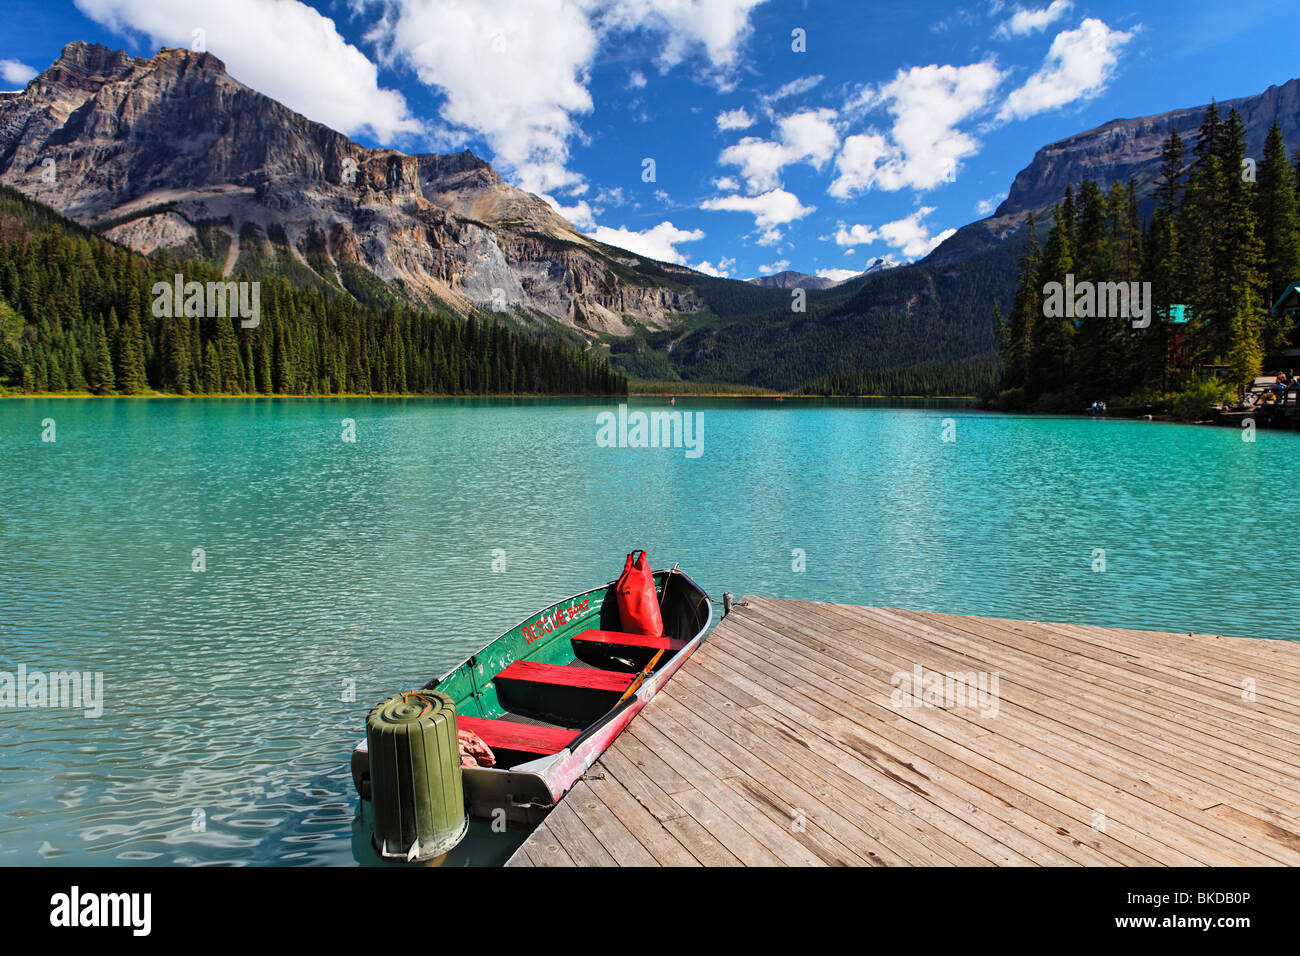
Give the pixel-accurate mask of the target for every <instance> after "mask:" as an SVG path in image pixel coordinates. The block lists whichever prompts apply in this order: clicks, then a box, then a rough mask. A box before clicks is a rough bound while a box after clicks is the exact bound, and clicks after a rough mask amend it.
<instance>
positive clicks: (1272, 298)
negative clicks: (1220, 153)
mask: <svg viewBox="0 0 1300 956" xmlns="http://www.w3.org/2000/svg"><path fill="white" fill-rule="evenodd" d="M1255 214H1256V218H1257V220H1258V222H1259V238H1260V241H1261V243H1262V245H1263V255H1264V276H1265V278H1264V301H1263V303H1262V304H1263V305H1264V306H1266V307H1268V306H1272V304H1273V303H1274V302H1276V301H1277V300H1278V298H1279V297H1280V296H1281V295H1282V293H1283V292H1285V291H1286V289H1287V287H1288V286H1289V285H1290V284H1291V283H1292V282H1295V281H1297V280H1300V203H1298V202H1297V200H1296V180H1295V175H1294V172H1293V171H1292V169H1291V164H1290V162H1289V161H1288V159H1287V155H1286V143H1285V141H1284V140H1283V138H1282V128H1281V127H1280V126H1279V125H1278V122H1277V120H1274V121H1273V125H1272V127H1271V128H1270V129H1269V131H1268V138H1267V139H1266V140H1265V141H1264V156H1263V159H1262V160H1261V162H1260V164H1259V182H1258V184H1257V186H1256V190H1255ZM1290 324H1291V323H1290V320H1289V319H1285V318H1279V317H1270V318H1269V319H1267V320H1266V323H1265V329H1264V347H1265V350H1266V351H1270V352H1272V351H1276V350H1278V349H1279V348H1281V347H1282V346H1283V345H1284V344H1285V340H1286V336H1287V334H1288V333H1289V331H1290Z"/></svg>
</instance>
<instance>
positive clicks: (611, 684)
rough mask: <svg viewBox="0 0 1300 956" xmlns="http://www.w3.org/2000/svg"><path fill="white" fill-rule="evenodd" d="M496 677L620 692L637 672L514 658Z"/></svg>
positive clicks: (498, 678)
mask: <svg viewBox="0 0 1300 956" xmlns="http://www.w3.org/2000/svg"><path fill="white" fill-rule="evenodd" d="M495 679H496V680H517V681H526V682H528V683H530V684H554V685H559V686H562V687H585V688H588V689H590V690H609V691H617V692H618V693H622V692H623V691H625V690H627V687H628V685H629V684H631V683H632V681H633V680H635V679H636V675H635V674H620V673H619V672H617V671H602V670H597V669H595V668H591V667H570V666H568V665H566V664H539V663H536V662H534V661H515V662H514V663H513V664H511V665H510V666H509V667H507V668H506V669H505V670H503V671H502V672H501V673H500V674H498V675H497V676H496V678H495Z"/></svg>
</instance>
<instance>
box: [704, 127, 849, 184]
mask: <svg viewBox="0 0 1300 956" xmlns="http://www.w3.org/2000/svg"><path fill="white" fill-rule="evenodd" d="M834 119H835V111H834V110H828V109H819V110H804V111H803V112H800V113H793V114H791V115H790V116H785V117H782V118H781V119H779V120H777V124H776V126H777V139H776V140H766V139H759V138H758V137H756V136H746V137H745V138H744V139H742V140H741V141H740V142H739V143H736V144H735V145H734V146H728V147H727V148H726V149H724V150H723V151H722V154H721V155H720V156H719V157H718V161H719V162H721V163H723V164H724V165H727V166H738V167H739V168H740V174H741V176H742V177H743V178H744V180H745V185H746V186H747V187H748V188H749V191H750V192H754V193H757V192H763V191H765V190H770V189H775V188H777V187H778V186H780V185H781V170H782V169H784V168H785V167H786V166H789V165H791V164H793V163H798V162H806V163H808V164H809V165H811V166H813V167H814V168H816V169H821V168H822V167H823V166H824V165H826V163H827V161H829V160H830V159H831V157H833V156H834V155H835V151H836V150H837V149H838V148H839V145H840V134H839V132H838V131H837V130H836V129H835V125H834V123H833V122H832V121H833V120H834Z"/></svg>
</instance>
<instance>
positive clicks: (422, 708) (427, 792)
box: [366, 690, 469, 861]
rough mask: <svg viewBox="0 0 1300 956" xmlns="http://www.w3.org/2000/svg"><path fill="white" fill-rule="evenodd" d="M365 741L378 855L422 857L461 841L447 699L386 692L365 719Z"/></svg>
mask: <svg viewBox="0 0 1300 956" xmlns="http://www.w3.org/2000/svg"><path fill="white" fill-rule="evenodd" d="M366 746H367V749H368V750H369V752H370V798H371V802H372V803H373V805H374V814H375V834H374V840H375V848H376V849H377V850H378V851H379V854H380V856H383V857H386V858H388V859H401V860H407V861H414V860H428V859H431V858H432V857H436V856H442V855H443V854H444V853H446V852H447V851H449V850H451V849H452V848H453V847H455V846H456V845H457V844H458V843H460V841H461V840H462V839H464V837H465V832H466V829H467V828H468V826H469V818H468V817H467V816H466V814H465V791H464V789H463V787H462V785H461V773H460V747H459V746H458V744H457V742H456V702H455V701H453V700H452V699H451V698H450V697H448V696H447V695H446V694H440V693H438V692H437V691H433V690H420V691H409V692H407V693H405V694H398V695H396V696H394V697H390V698H389V699H388V700H386V701H384V702H383V703H382V704H380V705H379V706H378V707H376V708H375V709H374V710H372V711H371V712H370V716H369V717H367V718H366Z"/></svg>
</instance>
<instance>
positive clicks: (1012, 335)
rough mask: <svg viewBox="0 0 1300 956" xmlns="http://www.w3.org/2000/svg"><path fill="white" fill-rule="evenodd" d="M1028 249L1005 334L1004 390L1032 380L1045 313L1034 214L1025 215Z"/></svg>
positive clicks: (1018, 386)
mask: <svg viewBox="0 0 1300 956" xmlns="http://www.w3.org/2000/svg"><path fill="white" fill-rule="evenodd" d="M1024 231H1025V251H1024V253H1023V254H1022V255H1021V257H1020V265H1019V275H1018V278H1017V281H1016V294H1015V298H1014V299H1013V300H1012V303H1011V314H1010V315H1009V316H1008V317H1007V325H1006V331H1005V334H1004V335H1003V337H1002V348H1001V352H1002V368H1003V371H1002V382H1001V385H1000V388H1002V389H1003V390H1006V389H1013V388H1024V387H1025V385H1026V384H1027V381H1028V372H1029V354H1030V350H1031V342H1032V339H1033V335H1034V327H1035V323H1036V320H1037V319H1038V318H1039V317H1040V316H1041V315H1042V308H1043V306H1042V286H1041V285H1039V279H1038V275H1039V271H1040V270H1041V267H1042V250H1041V249H1040V247H1039V244H1038V222H1037V220H1036V219H1035V218H1034V214H1033V213H1032V212H1031V213H1029V215H1028V217H1026V219H1025V227H1024Z"/></svg>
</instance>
